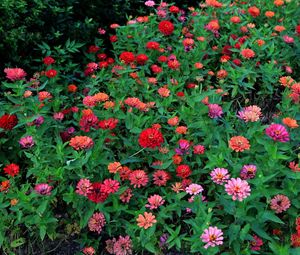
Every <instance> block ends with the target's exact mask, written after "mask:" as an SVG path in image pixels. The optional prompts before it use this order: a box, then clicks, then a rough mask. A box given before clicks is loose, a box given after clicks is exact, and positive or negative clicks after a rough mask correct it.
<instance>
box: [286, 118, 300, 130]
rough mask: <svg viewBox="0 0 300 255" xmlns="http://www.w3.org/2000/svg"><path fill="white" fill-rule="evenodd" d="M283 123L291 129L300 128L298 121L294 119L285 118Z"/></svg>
mask: <svg viewBox="0 0 300 255" xmlns="http://www.w3.org/2000/svg"><path fill="white" fill-rule="evenodd" d="M282 123H283V124H284V125H286V126H288V127H289V128H297V127H299V125H298V124H297V120H295V119H292V118H290V117H287V118H283V119H282Z"/></svg>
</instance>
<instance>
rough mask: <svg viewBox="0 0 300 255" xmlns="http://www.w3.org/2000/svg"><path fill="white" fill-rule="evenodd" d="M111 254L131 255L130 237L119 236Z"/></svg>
mask: <svg viewBox="0 0 300 255" xmlns="http://www.w3.org/2000/svg"><path fill="white" fill-rule="evenodd" d="M113 252H114V254H115V255H131V254H132V241H131V239H130V236H125V237H123V236H119V239H118V240H117V241H115V242H114V244H113Z"/></svg>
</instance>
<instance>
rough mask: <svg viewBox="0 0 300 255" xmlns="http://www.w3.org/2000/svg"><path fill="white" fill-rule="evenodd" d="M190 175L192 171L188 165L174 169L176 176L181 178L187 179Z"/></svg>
mask: <svg viewBox="0 0 300 255" xmlns="http://www.w3.org/2000/svg"><path fill="white" fill-rule="evenodd" d="M191 174H192V171H191V169H190V167H189V166H188V165H179V166H178V167H177V168H176V175H177V176H178V177H181V178H187V177H189V176H190V175H191Z"/></svg>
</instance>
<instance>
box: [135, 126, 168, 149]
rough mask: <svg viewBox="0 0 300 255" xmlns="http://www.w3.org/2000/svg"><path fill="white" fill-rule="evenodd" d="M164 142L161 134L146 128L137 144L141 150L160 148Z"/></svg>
mask: <svg viewBox="0 0 300 255" xmlns="http://www.w3.org/2000/svg"><path fill="white" fill-rule="evenodd" d="M163 142H164V138H163V135H162V133H161V132H160V131H159V130H158V129H156V128H147V129H145V130H143V131H142V132H141V134H140V137H139V144H140V146H142V147H143V148H152V149H153V148H155V147H160V146H161V144H162V143H163Z"/></svg>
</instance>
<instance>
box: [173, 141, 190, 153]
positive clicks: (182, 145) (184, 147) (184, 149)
mask: <svg viewBox="0 0 300 255" xmlns="http://www.w3.org/2000/svg"><path fill="white" fill-rule="evenodd" d="M178 143H179V148H176V149H175V152H176V154H178V155H184V154H188V153H189V149H190V142H189V141H188V140H185V139H180V140H179V142H178Z"/></svg>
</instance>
